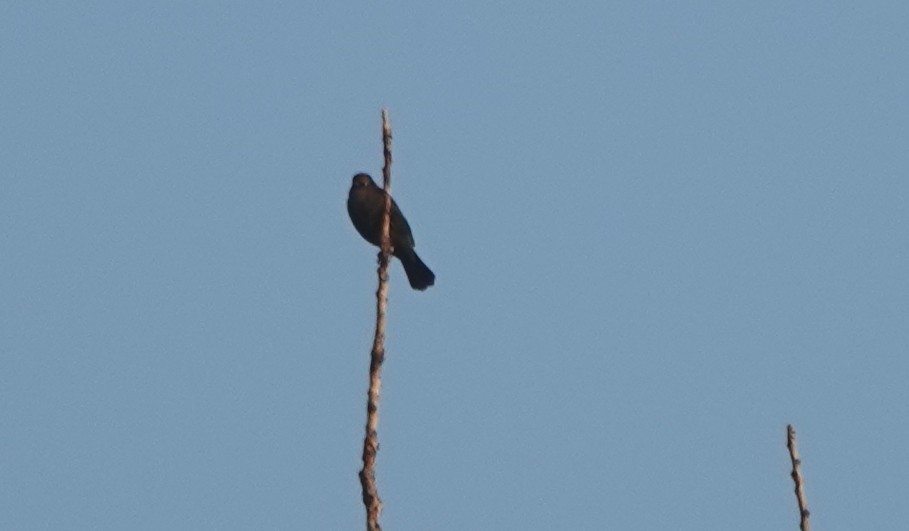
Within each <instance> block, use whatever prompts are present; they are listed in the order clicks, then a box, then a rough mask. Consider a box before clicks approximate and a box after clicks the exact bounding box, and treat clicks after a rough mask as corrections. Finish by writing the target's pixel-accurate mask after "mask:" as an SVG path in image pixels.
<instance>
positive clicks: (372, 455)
mask: <svg viewBox="0 0 909 531" xmlns="http://www.w3.org/2000/svg"><path fill="white" fill-rule="evenodd" d="M382 146H383V153H384V156H385V166H384V167H383V168H382V177H383V180H384V183H383V186H384V189H385V215H384V217H383V219H382V247H381V250H380V251H379V269H378V276H379V287H378V289H377V290H376V332H375V336H374V337H373V342H372V352H371V353H370V362H369V392H368V395H367V403H366V436H365V437H364V439H363V468H362V469H361V470H360V486H361V488H362V491H363V505H364V506H365V507H366V529H367V531H381V529H382V528H381V526H380V525H379V515H380V514H381V513H382V500H381V498H379V489H378V486H377V485H376V454H377V453H378V452H379V435H378V428H379V398H380V393H381V390H382V362H383V361H385V310H386V308H387V306H388V260H389V258H390V257H391V252H392V249H391V237H390V236H389V227H390V223H391V222H390V218H391V124H390V123H389V122H388V111H387V110H385V109H383V110H382Z"/></svg>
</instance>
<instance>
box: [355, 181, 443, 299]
mask: <svg viewBox="0 0 909 531" xmlns="http://www.w3.org/2000/svg"><path fill="white" fill-rule="evenodd" d="M347 213H348V214H350V221H352V222H353V225H354V227H355V228H356V229H357V232H359V233H360V236H363V238H364V239H365V240H366V241H368V242H369V243H371V244H373V245H375V246H376V247H381V246H382V217H383V216H384V214H385V190H383V189H382V188H380V187H379V185H377V184H376V183H375V181H373V180H372V177H370V176H369V175H367V174H365V173H358V174H356V175H354V176H353V184H351V185H350V194H349V195H348V196H347ZM388 233H389V236H390V237H391V246H392V254H393V255H394V256H397V257H398V260H400V261H401V265H403V266H404V272H405V273H407V280H408V281H409V282H410V287H412V288H413V289H418V290H421V291H422V290H424V289H426V288H428V287H429V286H432V285H433V284H435V282H436V276H435V274H434V273H433V272H432V271H431V270H430V269H429V268H428V267H426V264H424V263H423V261H422V260H420V257H419V256H417V253H416V252H415V251H414V250H413V248H414V241H413V234H412V233H411V232H410V225H409V224H408V223H407V218H405V217H404V214H402V213H401V210H400V209H399V208H398V205H397V203H395V201H394V199H392V200H391V220H390V221H389V228H388Z"/></svg>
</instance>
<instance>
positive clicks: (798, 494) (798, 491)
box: [786, 424, 811, 531]
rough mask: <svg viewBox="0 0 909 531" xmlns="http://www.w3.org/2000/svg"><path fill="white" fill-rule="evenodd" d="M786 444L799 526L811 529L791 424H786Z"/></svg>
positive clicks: (803, 481)
mask: <svg viewBox="0 0 909 531" xmlns="http://www.w3.org/2000/svg"><path fill="white" fill-rule="evenodd" d="M786 435H787V436H786V446H787V447H788V448H789V458H790V459H791V460H792V474H791V475H792V481H794V482H795V499H796V500H797V501H798V504H799V514H800V516H801V521H800V524H799V525H800V527H801V530H802V531H811V523H810V522H809V521H808V517H809V516H810V513H809V512H808V502H807V501H805V480H804V479H803V478H802V460H801V459H800V458H799V450H798V448H797V447H796V440H795V428H794V427H793V426H792V424H789V425H788V426H786Z"/></svg>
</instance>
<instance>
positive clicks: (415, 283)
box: [396, 249, 436, 291]
mask: <svg viewBox="0 0 909 531" xmlns="http://www.w3.org/2000/svg"><path fill="white" fill-rule="evenodd" d="M396 255H397V256H398V259H399V260H401V265H403V266H404V272H405V273H407V280H408V282H410V287H412V288H413V289H418V290H420V291H423V290H424V289H426V288H428V287H429V286H432V285H433V284H435V283H436V275H435V273H433V272H432V270H430V269H429V268H428V267H426V264H424V263H423V260H420V257H419V256H417V253H416V252H414V250H413V249H408V250H407V251H405V252H402V253H400V254H398V253H396Z"/></svg>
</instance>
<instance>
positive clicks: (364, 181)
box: [351, 173, 376, 188]
mask: <svg viewBox="0 0 909 531" xmlns="http://www.w3.org/2000/svg"><path fill="white" fill-rule="evenodd" d="M375 185H376V183H375V182H373V180H372V177H370V176H369V174H366V173H358V174H356V175H354V176H353V184H351V188H359V187H369V186H375Z"/></svg>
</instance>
